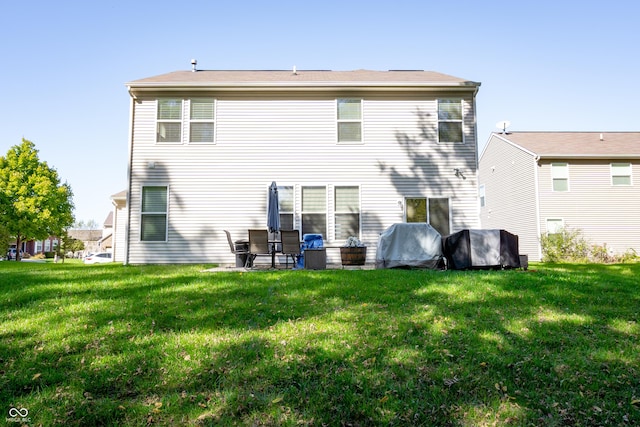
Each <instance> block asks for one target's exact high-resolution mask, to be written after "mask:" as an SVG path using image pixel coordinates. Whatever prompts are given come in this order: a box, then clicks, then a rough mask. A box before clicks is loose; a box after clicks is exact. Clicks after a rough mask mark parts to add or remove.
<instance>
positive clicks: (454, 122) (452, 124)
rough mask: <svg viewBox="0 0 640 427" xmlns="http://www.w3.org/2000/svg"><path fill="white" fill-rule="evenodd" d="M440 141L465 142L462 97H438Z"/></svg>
mask: <svg viewBox="0 0 640 427" xmlns="http://www.w3.org/2000/svg"><path fill="white" fill-rule="evenodd" d="M438 142H449V143H451V142H453V143H456V142H457V143H462V142H464V138H463V133H462V100H461V99H438Z"/></svg>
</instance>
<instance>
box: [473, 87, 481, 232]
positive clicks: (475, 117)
mask: <svg viewBox="0 0 640 427" xmlns="http://www.w3.org/2000/svg"><path fill="white" fill-rule="evenodd" d="M479 89H480V87H479V86H476V88H475V90H474V91H473V134H474V135H475V136H476V148H475V150H473V151H474V154H473V155H474V156H475V162H476V164H475V169H476V170H475V174H474V175H475V178H476V184H475V186H476V203H475V206H476V226H477V227H480V203H479V202H478V197H479V194H478V191H479V189H478V185H479V176H478V169H479V167H478V140H479V139H478V110H477V109H476V96H477V95H478V90H479Z"/></svg>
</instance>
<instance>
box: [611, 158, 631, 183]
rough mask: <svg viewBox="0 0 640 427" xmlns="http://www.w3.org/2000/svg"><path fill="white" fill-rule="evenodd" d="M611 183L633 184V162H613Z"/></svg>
mask: <svg viewBox="0 0 640 427" xmlns="http://www.w3.org/2000/svg"><path fill="white" fill-rule="evenodd" d="M611 185H631V163H611Z"/></svg>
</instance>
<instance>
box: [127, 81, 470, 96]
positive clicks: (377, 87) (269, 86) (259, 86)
mask: <svg viewBox="0 0 640 427" xmlns="http://www.w3.org/2000/svg"><path fill="white" fill-rule="evenodd" d="M126 86H127V89H128V90H129V92H130V93H142V92H154V91H155V92H157V91H162V92H185V91H191V92H200V91H234V92H249V91H265V92H268V91H282V90H286V91H318V92H327V91H344V90H354V91H356V90H357V91H377V92H379V91H407V92H410V91H424V90H429V91H473V92H474V94H475V93H476V92H477V91H478V88H479V86H480V83H477V82H444V83H442V82H438V83H424V84H420V83H406V82H401V83H379V82H359V83H358V84H354V83H353V82H331V83H327V82H309V83H300V82H291V83H289V82H281V81H280V82H250V83H247V82H225V83H224V84H212V83H202V84H194V83H169V82H167V83H127V84H126Z"/></svg>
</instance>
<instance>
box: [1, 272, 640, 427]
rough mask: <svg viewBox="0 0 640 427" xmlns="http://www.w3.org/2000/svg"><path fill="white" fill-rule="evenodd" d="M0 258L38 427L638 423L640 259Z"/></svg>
mask: <svg viewBox="0 0 640 427" xmlns="http://www.w3.org/2000/svg"><path fill="white" fill-rule="evenodd" d="M204 268H206V266H140V267H132V266H128V267H123V266H121V265H95V266H85V265H82V264H77V263H71V262H65V263H64V264H61V263H58V264H53V263H40V264H36V263H26V262H23V263H15V262H0V293H1V295H2V298H1V299H0V337H1V339H0V411H2V412H3V413H4V414H5V418H6V421H7V424H8V425H19V424H18V423H15V421H18V420H17V419H16V418H19V417H20V416H19V415H17V416H14V417H13V418H11V415H10V414H11V413H12V414H14V415H15V414H16V412H17V411H16V410H13V411H11V408H17V409H20V410H21V412H22V414H24V410H25V409H26V410H28V415H27V417H25V418H26V419H25V420H24V421H25V424H27V425H33V426H36V425H43V426H51V425H65V426H80V425H82V426H98V425H113V426H145V425H161V426H173V425H289V426H297V425H315V426H323V425H326V426H339V425H353V426H365V425H424V426H432V425H452V426H453V425H462V426H485V425H486V426H490V425H491V426H493V425H517V426H561V425H577V426H604V425H615V426H620V425H640V341H639V338H640V325H639V320H640V319H639V318H640V288H639V285H640V283H639V282H640V280H639V279H638V278H639V277H640V264H627V265H611V266H600V265H532V266H531V269H530V270H529V271H526V272H525V271H520V270H518V271H515V270H514V271H491V272H487V271H471V272H452V271H446V272H442V271H420V270H369V271H346V270H327V271H259V272H247V273H238V272H222V273H207V272H203V269H204Z"/></svg>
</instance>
